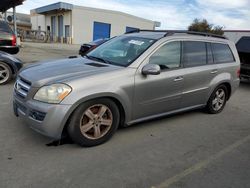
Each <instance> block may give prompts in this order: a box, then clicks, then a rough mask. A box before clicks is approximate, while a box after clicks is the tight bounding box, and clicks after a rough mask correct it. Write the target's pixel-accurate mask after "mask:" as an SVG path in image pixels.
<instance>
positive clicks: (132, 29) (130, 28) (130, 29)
mask: <svg viewBox="0 0 250 188" xmlns="http://www.w3.org/2000/svg"><path fill="white" fill-rule="evenodd" d="M134 30H138V28H135V27H126V32H130V31H134Z"/></svg>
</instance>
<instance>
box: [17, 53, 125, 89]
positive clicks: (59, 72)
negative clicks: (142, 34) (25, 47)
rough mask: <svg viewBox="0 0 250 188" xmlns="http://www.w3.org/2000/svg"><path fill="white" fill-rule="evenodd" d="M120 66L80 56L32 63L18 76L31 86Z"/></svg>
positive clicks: (91, 74) (80, 76)
mask: <svg viewBox="0 0 250 188" xmlns="http://www.w3.org/2000/svg"><path fill="white" fill-rule="evenodd" d="M122 68H124V67H119V66H114V65H107V64H103V63H100V62H95V61H93V60H88V59H85V58H82V57H80V58H75V59H63V60H56V61H51V62H46V63H36V64H32V65H30V66H27V67H26V68H25V69H24V70H22V71H21V72H20V74H19V76H20V77H22V78H23V79H25V80H27V81H30V82H31V83H32V86H33V87H41V86H43V85H46V84H51V83H55V82H67V81H70V80H74V79H78V78H83V77H88V76H93V75H96V74H101V73H107V72H110V71H114V70H117V69H122Z"/></svg>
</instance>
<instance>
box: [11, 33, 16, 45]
mask: <svg viewBox="0 0 250 188" xmlns="http://www.w3.org/2000/svg"><path fill="white" fill-rule="evenodd" d="M11 44H12V46H16V36H15V35H12V41H11Z"/></svg>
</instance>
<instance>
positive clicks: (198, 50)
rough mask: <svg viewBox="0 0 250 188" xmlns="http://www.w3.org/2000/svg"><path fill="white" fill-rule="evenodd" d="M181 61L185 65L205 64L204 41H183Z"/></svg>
mask: <svg viewBox="0 0 250 188" xmlns="http://www.w3.org/2000/svg"><path fill="white" fill-rule="evenodd" d="M183 63H184V66H185V67H191V66H198V65H205V64H206V63H207V55H206V43H204V42H191V41H185V42H183Z"/></svg>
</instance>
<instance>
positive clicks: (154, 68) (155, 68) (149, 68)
mask: <svg viewBox="0 0 250 188" xmlns="http://www.w3.org/2000/svg"><path fill="white" fill-rule="evenodd" d="M160 73H161V68H160V66H159V65H157V64H150V63H149V64H147V65H145V66H144V67H143V68H142V74H143V75H158V74H160Z"/></svg>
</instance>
